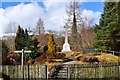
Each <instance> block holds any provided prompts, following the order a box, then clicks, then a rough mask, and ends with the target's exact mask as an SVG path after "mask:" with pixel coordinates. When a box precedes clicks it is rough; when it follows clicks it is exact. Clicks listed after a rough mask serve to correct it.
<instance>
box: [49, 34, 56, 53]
mask: <svg viewBox="0 0 120 80" xmlns="http://www.w3.org/2000/svg"><path fill="white" fill-rule="evenodd" d="M48 52H50V53H55V52H56V43H55V41H54V37H53V34H50V35H49V40H48Z"/></svg>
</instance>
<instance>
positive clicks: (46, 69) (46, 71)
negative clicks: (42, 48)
mask: <svg viewBox="0 0 120 80" xmlns="http://www.w3.org/2000/svg"><path fill="white" fill-rule="evenodd" d="M45 74H46V80H48V67H47V65H45Z"/></svg>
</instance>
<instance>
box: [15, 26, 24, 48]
mask: <svg viewBox="0 0 120 80" xmlns="http://www.w3.org/2000/svg"><path fill="white" fill-rule="evenodd" d="M22 33H23V30H22V28H21V27H20V25H19V26H18V30H17V33H16V37H15V48H16V50H22V49H23V48H24V45H23V41H24V40H23V37H22Z"/></svg>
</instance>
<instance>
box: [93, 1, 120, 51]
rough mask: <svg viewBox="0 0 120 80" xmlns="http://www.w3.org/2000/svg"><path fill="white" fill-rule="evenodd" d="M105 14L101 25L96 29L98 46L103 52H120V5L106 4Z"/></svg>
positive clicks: (115, 3) (114, 3) (102, 16)
mask: <svg viewBox="0 0 120 80" xmlns="http://www.w3.org/2000/svg"><path fill="white" fill-rule="evenodd" d="M104 4H105V6H104V12H103V14H102V15H101V19H100V22H99V25H97V26H96V27H95V29H94V30H95V33H96V44H95V46H96V47H97V48H99V49H102V50H115V51H119V50H120V49H119V47H118V46H119V40H120V35H119V32H120V31H119V30H120V26H119V22H118V21H119V13H118V12H119V3H117V2H105V3H104Z"/></svg>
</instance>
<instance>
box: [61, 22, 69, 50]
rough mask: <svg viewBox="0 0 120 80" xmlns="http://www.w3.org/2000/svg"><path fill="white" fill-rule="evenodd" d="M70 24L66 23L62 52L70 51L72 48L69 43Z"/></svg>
mask: <svg viewBox="0 0 120 80" xmlns="http://www.w3.org/2000/svg"><path fill="white" fill-rule="evenodd" d="M67 28H68V26H67V24H66V25H65V43H64V44H63V49H62V52H69V51H71V50H70V45H69V43H68V29H67Z"/></svg>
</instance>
